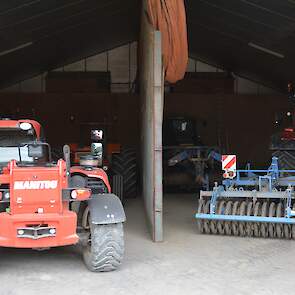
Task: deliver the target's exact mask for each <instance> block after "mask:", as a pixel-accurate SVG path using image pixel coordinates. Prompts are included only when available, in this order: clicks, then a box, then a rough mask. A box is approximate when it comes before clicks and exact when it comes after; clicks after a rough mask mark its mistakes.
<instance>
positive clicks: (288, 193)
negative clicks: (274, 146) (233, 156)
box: [195, 157, 295, 225]
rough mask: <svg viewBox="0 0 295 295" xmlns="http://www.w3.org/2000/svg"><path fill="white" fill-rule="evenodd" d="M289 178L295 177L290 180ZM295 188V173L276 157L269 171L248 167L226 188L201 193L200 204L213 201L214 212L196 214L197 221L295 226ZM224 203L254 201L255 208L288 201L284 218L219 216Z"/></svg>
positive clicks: (230, 181)
mask: <svg viewBox="0 0 295 295" xmlns="http://www.w3.org/2000/svg"><path fill="white" fill-rule="evenodd" d="M286 174H288V175H290V174H291V175H292V176H287V177H286V176H285V175H286ZM243 175H245V176H243ZM293 175H294V176H293ZM294 187H295V170H280V169H279V163H278V158H276V157H273V158H272V163H271V165H270V167H269V168H268V169H267V170H252V169H250V167H249V166H248V169H244V170H237V171H236V177H235V178H234V179H225V180H223V182H222V185H219V186H218V185H217V184H215V187H214V188H213V190H212V191H201V192H200V201H204V199H208V198H210V209H209V213H196V214H195V218H196V219H198V220H209V221H210V220H211V221H214V220H215V221H232V222H235V221H236V222H252V223H273V224H290V225H292V224H294V225H295V218H294V217H295V210H292V199H295V191H294ZM251 188H252V189H251ZM220 199H223V200H232V201H234V200H240V199H244V200H251V201H253V204H255V202H257V200H259V199H264V200H275V199H280V200H285V203H286V206H285V210H284V217H267V216H254V215H250V216H249V215H239V214H237V215H231V214H216V207H217V201H219V200H220ZM219 213H220V212H219Z"/></svg>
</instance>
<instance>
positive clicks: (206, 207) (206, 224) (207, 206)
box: [204, 200, 210, 234]
mask: <svg viewBox="0 0 295 295" xmlns="http://www.w3.org/2000/svg"><path fill="white" fill-rule="evenodd" d="M209 212H210V200H209V201H207V202H206V204H205V205H204V213H205V214H208V213H209ZM204 231H205V233H206V234H210V221H209V220H204Z"/></svg>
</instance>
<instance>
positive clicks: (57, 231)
mask: <svg viewBox="0 0 295 295" xmlns="http://www.w3.org/2000/svg"><path fill="white" fill-rule="evenodd" d="M0 182H1V184H2V185H5V184H6V185H8V191H7V192H8V193H9V210H6V211H5V212H1V213H0V224H1V226H0V246H2V247H18V248H43V247H55V246H63V245H71V244H75V243H77V242H78V235H77V234H76V226H77V216H76V213H75V212H73V211H70V210H69V201H70V200H69V199H64V197H63V194H64V192H65V191H66V189H67V187H68V183H67V177H66V165H65V162H64V161H63V160H59V161H58V163H57V164H56V165H51V166H50V167H48V166H46V167H39V166H32V167H22V166H18V165H17V163H16V161H15V160H12V161H11V162H10V163H9V164H8V166H7V167H6V168H4V169H3V174H1V175H0ZM7 192H2V194H3V195H4V196H3V197H2V201H3V199H5V194H6V193H7ZM46 235H48V237H46Z"/></svg>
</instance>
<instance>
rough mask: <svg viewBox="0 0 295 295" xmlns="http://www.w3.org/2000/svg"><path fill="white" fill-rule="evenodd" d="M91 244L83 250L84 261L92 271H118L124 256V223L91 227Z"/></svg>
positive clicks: (93, 225)
mask: <svg viewBox="0 0 295 295" xmlns="http://www.w3.org/2000/svg"><path fill="white" fill-rule="evenodd" d="M90 231H91V243H89V244H88V245H86V246H84V248H83V259H84V262H85V264H86V266H87V268H88V269H89V270H90V271H93V272H107V271H113V270H116V269H117V268H118V267H119V266H120V265H121V263H122V260H123V256H124V232H123V224H122V223H114V224H92V223H91V225H90Z"/></svg>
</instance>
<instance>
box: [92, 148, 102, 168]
mask: <svg viewBox="0 0 295 295" xmlns="http://www.w3.org/2000/svg"><path fill="white" fill-rule="evenodd" d="M91 154H92V155H93V156H95V157H97V159H98V166H102V158H103V146H102V143H101V142H93V143H92V144H91Z"/></svg>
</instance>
